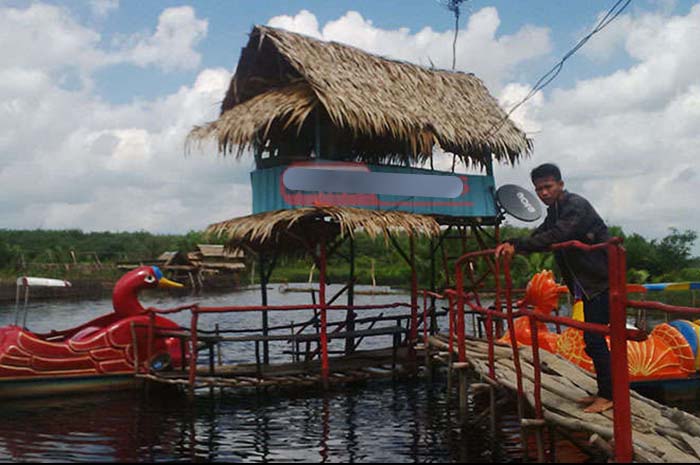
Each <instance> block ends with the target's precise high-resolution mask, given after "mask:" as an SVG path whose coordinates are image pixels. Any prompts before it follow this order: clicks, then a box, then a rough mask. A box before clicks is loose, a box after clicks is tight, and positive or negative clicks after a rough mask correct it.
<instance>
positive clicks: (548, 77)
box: [486, 0, 632, 137]
mask: <svg viewBox="0 0 700 465" xmlns="http://www.w3.org/2000/svg"><path fill="white" fill-rule="evenodd" d="M623 2H624V3H623ZM631 2H632V0H617V2H615V4H614V5H613V6H612V7H611V8H610V9H609V10H608V12H607V13H606V14H605V16H603V18H601V19H600V21H598V24H596V26H595V27H594V28H593V30H591V32H589V33H588V34H587V35H585V36H584V37H583V38H582V39H581V40H579V41H578V42H577V43H576V45H575V46H574V47H573V48H572V49H571V50H569V51H568V52H567V53H566V54H565V55H564V57H563V58H562V59H561V60H560V61H559V62H558V63H557V64H556V65H554V66H553V67H552V69H550V70H549V71H547V72H546V73H545V74H544V75H543V76H542V77H541V78H540V79H539V80H538V81H537V82H536V83H535V85H534V86H532V89H531V90H530V92H528V94H527V95H526V96H525V97H524V98H523V99H522V100H520V101H519V102H518V103H516V104H515V105H514V106H513V107H512V108H511V109H510V110H509V111H508V112H507V113H506V115H505V116H504V117H503V118H502V119H501V120H500V121H499V122H497V123H495V124H494V125H493V126H492V129H490V130H489V132H488V134H487V136H486V137H491V136H492V135H494V134H496V133H497V132H498V131H500V130H501V128H502V127H503V125H504V124H505V123H506V121H507V120H508V118H509V117H510V115H512V114H513V112H514V111H515V110H517V109H518V108H520V107H521V106H522V105H523V104H524V103H525V102H527V101H528V100H530V99H531V98H532V97H533V96H534V95H535V94H536V93H537V92H539V91H541V90H542V89H544V88H545V87H546V86H547V85H548V84H549V83H550V82H552V81H553V80H554V79H555V78H556V77H557V76H558V75H559V73H560V72H561V70H562V69H563V68H564V62H566V60H568V59H569V58H571V56H573V54H574V53H576V52H577V51H578V50H579V49H580V48H581V47H583V45H584V44H585V43H586V42H588V41H589V40H590V39H591V37H593V36H594V35H595V34H597V33H598V32H600V31H602V30H603V29H605V27H607V26H608V24H610V23H611V22H612V21H614V20H615V18H617V17H618V16H620V14H621V13H622V12H623V11H624V10H625V8H627V6H628V5H629V4H630V3H631ZM493 128H495V130H493ZM492 130H493V132H491V131H492Z"/></svg>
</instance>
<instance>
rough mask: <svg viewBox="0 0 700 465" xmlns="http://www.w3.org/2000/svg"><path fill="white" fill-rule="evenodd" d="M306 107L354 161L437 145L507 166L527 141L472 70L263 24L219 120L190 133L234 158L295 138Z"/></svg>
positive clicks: (418, 155) (413, 154)
mask: <svg viewBox="0 0 700 465" xmlns="http://www.w3.org/2000/svg"><path fill="white" fill-rule="evenodd" d="M316 112H318V113H316ZM312 114H314V115H315V114H318V116H319V118H323V119H327V120H328V121H330V124H331V125H332V126H333V128H334V131H336V132H335V133H334V138H335V139H336V140H339V141H341V143H342V144H343V146H344V147H343V150H346V151H347V150H349V151H350V154H352V155H354V156H355V158H359V159H361V160H374V161H377V160H386V159H387V158H392V157H394V158H395V157H397V156H398V157H409V158H411V159H414V160H415V159H422V160H425V158H426V157H428V156H431V155H432V151H433V147H434V145H436V144H438V145H439V146H440V147H442V149H443V150H445V151H447V152H451V153H454V154H456V155H458V156H459V157H460V158H462V159H463V160H464V161H465V162H467V163H469V162H471V163H477V164H481V165H483V164H485V163H486V162H487V161H488V160H490V155H491V154H494V156H495V157H496V159H497V160H499V161H507V162H510V163H514V162H515V161H516V160H517V159H518V158H519V157H520V156H523V155H525V154H527V153H529V151H530V150H531V148H532V147H531V141H530V140H529V139H528V138H527V137H526V136H525V134H524V133H523V131H521V130H520V129H518V128H517V127H516V126H515V124H514V123H513V122H512V121H511V120H510V119H508V118H507V117H506V115H505V113H504V111H503V110H502V109H501V108H500V107H499V106H498V103H497V102H496V100H495V99H494V98H493V96H491V94H489V92H488V90H487V89H486V87H485V86H484V84H483V82H482V81H481V80H480V79H478V78H477V77H475V76H474V75H473V74H466V73H462V72H450V71H444V70H432V69H427V68H423V67H421V66H417V65H413V64H410V63H405V62H400V61H395V60H389V59H386V58H381V57H378V56H375V55H371V54H369V53H366V52H364V51H362V50H359V49H357V48H354V47H350V46H347V45H343V44H339V43H335V42H323V41H320V40H316V39H312V38H310V37H307V36H303V35H300V34H295V33H291V32H287V31H284V30H281V29H275V28H271V27H266V26H255V27H254V28H253V31H252V32H251V34H250V39H249V42H248V45H247V46H246V47H245V48H244V49H243V51H242V53H241V58H240V60H239V63H238V67H237V70H236V74H235V75H234V76H233V78H232V80H231V85H230V87H229V89H228V92H227V93H226V97H225V99H224V101H223V104H222V107H221V116H220V118H219V119H218V120H217V121H214V122H211V123H209V124H206V125H204V126H201V127H196V128H194V129H193V130H192V132H191V134H190V138H191V139H195V140H197V139H201V138H208V137H213V138H215V139H216V140H217V141H218V144H219V150H220V151H221V152H222V153H224V154H226V153H230V152H234V150H235V152H236V154H237V155H238V156H240V155H241V154H242V153H243V151H244V150H246V149H248V148H253V149H254V148H270V147H271V146H275V144H276V143H277V142H278V139H280V138H285V137H286V138H289V137H294V136H297V137H298V136H299V134H300V133H301V131H302V129H303V126H304V124H305V123H306V124H307V129H308V127H311V129H313V124H312V123H313V121H312V120H315V118H311V115H312ZM350 154H346V155H350Z"/></svg>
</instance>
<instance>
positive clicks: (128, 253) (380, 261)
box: [0, 226, 700, 288]
mask: <svg viewBox="0 0 700 465" xmlns="http://www.w3.org/2000/svg"><path fill="white" fill-rule="evenodd" d="M611 229H612V233H613V235H617V236H621V237H623V238H624V240H625V242H624V243H625V248H626V249H627V266H628V281H629V282H636V283H641V282H670V281H700V258H699V257H692V256H691V248H692V246H693V244H694V243H695V241H696V239H697V233H695V232H694V231H678V230H676V229H670V232H669V234H668V235H667V236H666V237H664V238H662V239H653V240H647V239H645V238H644V237H642V236H640V235H639V234H636V233H632V234H625V232H624V231H623V230H622V229H621V228H619V227H613V228H611ZM486 232H487V233H490V231H488V230H486ZM529 232H530V231H529V230H528V229H525V228H514V227H508V226H506V227H503V228H501V237H502V238H512V237H519V236H524V235H527V234H529ZM212 242H216V241H212V239H211V238H206V237H205V236H204V235H203V233H201V232H196V231H191V232H189V233H187V234H184V235H156V234H151V233H148V232H144V231H140V232H91V233H86V232H83V231H80V230H62V231H51V230H32V231H20V230H6V229H5V230H0V277H2V278H6V279H14V278H15V277H16V276H18V275H20V274H42V275H45V276H53V277H63V278H65V279H71V278H72V279H75V278H79V277H86V276H90V277H95V278H98V279H102V278H105V279H113V278H115V277H117V276H119V275H120V274H121V271H119V270H117V269H116V264H117V263H119V262H137V261H140V260H150V259H154V258H156V257H158V256H159V255H160V254H162V253H163V252H165V251H171V250H180V251H191V250H194V249H195V247H196V245H197V244H201V243H212ZM397 242H398V243H399V246H400V248H401V249H402V250H403V251H404V252H405V253H406V254H408V251H409V241H408V239H407V238H406V237H405V236H399V237H398V239H397ZM465 245H466V248H467V250H469V251H471V250H476V249H478V245H477V243H476V241H475V240H474V238H473V237H471V236H470V237H468V239H467V241H466V244H465ZM430 247H431V243H430V241H429V240H428V239H425V238H420V239H418V240H417V241H416V264H417V270H418V278H419V284H420V285H421V286H424V287H427V286H429V284H430V266H431V263H430V258H429V257H430ZM444 248H445V253H444V255H445V256H446V257H448V259H449V260H450V262H453V260H454V259H455V258H456V257H458V256H460V255H461V254H462V253H463V252H462V242H461V241H460V240H445V241H444ZM338 252H339V254H335V255H333V256H332V257H331V258H330V259H329V264H328V272H329V279H330V281H331V282H334V283H340V282H345V281H346V280H347V276H348V275H349V264H348V262H347V260H346V259H345V258H344V257H342V256H341V255H344V256H345V257H347V256H348V255H349V244H348V243H347V241H346V243H344V244H342V245H341V246H340V247H339V248H338ZM355 257H356V258H355V275H356V277H357V282H358V283H360V284H372V277H373V276H374V277H375V279H376V283H377V284H380V285H392V286H399V287H408V286H410V279H411V276H410V268H409V266H408V264H407V263H406V261H405V260H404V259H403V258H402V256H401V254H400V253H399V252H398V251H397V250H396V248H395V247H393V246H392V244H391V243H387V242H385V240H384V238H378V239H371V238H370V237H368V236H367V235H366V234H358V235H357V237H356V238H355ZM442 257H443V253H442V250H441V249H440V248H438V249H437V251H436V254H435V264H434V266H435V270H436V284H437V287H438V288H439V287H443V286H445V285H446V284H447V283H446V276H445V270H444V265H443V260H442ZM311 263H312V262H311V260H310V259H309V258H308V257H280V258H279V260H278V261H277V266H276V268H275V270H274V272H273V274H272V281H274V282H284V281H287V282H305V281H307V280H308V277H309V271H310V267H311ZM485 267H486V264H485V263H483V261H482V263H480V264H478V265H477V269H476V270H475V273H476V274H477V275H479V274H480V273H482V272H483V271H484V270H485ZM541 269H555V271H556V267H555V264H554V260H553V257H552V255H551V254H549V253H533V254H530V255H527V256H516V258H515V259H514V262H513V277H514V284H515V286H516V287H523V286H524V285H525V284H526V283H527V281H528V280H529V278H530V277H531V276H532V274H534V273H536V272H537V271H539V270H541ZM373 270H374V272H373ZM248 271H249V272H247V273H245V274H244V276H243V278H244V282H245V281H247V280H249V279H250V278H251V273H250V272H251V271H253V270H252V267H251V266H249V267H248ZM449 274H450V279H454V278H453V277H452V276H451V275H452V274H453V270H452V269H451V267H450V270H449ZM317 278H318V270H315V273H314V279H317ZM253 279H254V280H255V281H257V280H258V277H257V276H254V277H253ZM450 284H452V285H453V284H454V283H450ZM485 286H486V287H492V286H493V283H489V282H485Z"/></svg>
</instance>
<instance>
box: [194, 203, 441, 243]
mask: <svg viewBox="0 0 700 465" xmlns="http://www.w3.org/2000/svg"><path fill="white" fill-rule="evenodd" d="M358 230H362V231H365V232H366V233H367V234H369V236H370V237H377V236H380V235H381V236H383V237H385V238H387V237H388V236H389V234H390V233H392V232H396V231H404V232H406V233H407V234H409V235H428V236H437V235H439V234H440V226H439V224H438V223H437V221H435V219H434V218H432V217H430V216H425V215H416V214H413V213H406V212H400V211H376V210H364V209H360V208H350V207H334V206H322V207H321V206H319V207H307V208H299V209H294V210H278V211H274V212H265V213H259V214H256V215H248V216H243V217H240V218H233V219H231V220H227V221H222V222H220V223H215V224H212V225H210V226H209V227H208V228H207V230H206V232H207V233H208V234H212V235H215V236H217V237H219V238H225V239H226V240H227V245H228V246H229V247H246V248H250V249H253V250H262V249H268V248H269V249H270V251H272V249H277V250H287V251H293V250H295V249H297V250H298V249H301V250H299V251H303V249H304V248H307V249H308V248H309V247H312V246H313V245H315V244H316V243H317V242H318V241H319V240H320V239H321V238H324V239H325V240H326V241H329V240H331V239H332V238H333V237H335V236H337V235H341V236H345V235H349V236H353V235H354V233H355V231H358Z"/></svg>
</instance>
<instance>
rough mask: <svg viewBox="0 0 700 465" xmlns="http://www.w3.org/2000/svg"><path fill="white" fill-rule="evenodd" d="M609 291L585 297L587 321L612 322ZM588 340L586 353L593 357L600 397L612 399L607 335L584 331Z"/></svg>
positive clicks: (584, 308) (584, 336) (584, 307)
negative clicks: (590, 297) (588, 297)
mask: <svg viewBox="0 0 700 465" xmlns="http://www.w3.org/2000/svg"><path fill="white" fill-rule="evenodd" d="M609 298H610V297H609V295H608V291H605V292H601V293H600V294H598V295H596V296H595V297H593V298H592V299H590V300H589V299H587V298H586V297H584V298H583V314H584V317H585V319H586V323H599V324H603V325H607V324H609V323H610V306H609ZM583 340H584V341H585V342H586V353H587V354H588V356H589V357H591V359H593V366H594V367H595V372H596V379H597V381H598V394H597V395H598V397H604V398H606V399H608V400H612V375H611V372H610V350H609V349H608V345H607V343H606V342H605V336H603V335H602V334H596V333H589V332H584V333H583Z"/></svg>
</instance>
